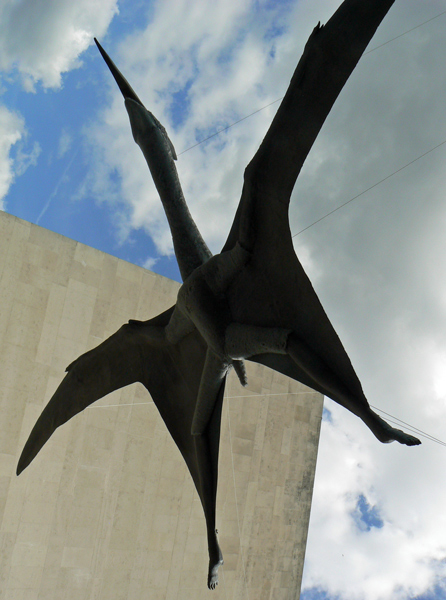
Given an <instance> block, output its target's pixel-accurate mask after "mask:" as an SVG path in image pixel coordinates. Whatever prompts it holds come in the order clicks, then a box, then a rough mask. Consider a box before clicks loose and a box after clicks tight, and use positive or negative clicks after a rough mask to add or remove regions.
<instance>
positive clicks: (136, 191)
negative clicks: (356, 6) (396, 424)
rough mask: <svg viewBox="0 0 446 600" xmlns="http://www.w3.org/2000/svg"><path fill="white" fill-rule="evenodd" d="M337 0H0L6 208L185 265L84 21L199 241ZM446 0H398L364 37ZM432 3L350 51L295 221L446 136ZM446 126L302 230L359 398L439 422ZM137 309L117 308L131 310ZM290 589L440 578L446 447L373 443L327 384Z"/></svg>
mask: <svg viewBox="0 0 446 600" xmlns="http://www.w3.org/2000/svg"><path fill="white" fill-rule="evenodd" d="M338 4H339V0H289V1H286V2H264V1H262V0H259V1H249V0H239V1H237V2H235V1H233V0H230V1H225V2H223V0H215V1H214V2H210V1H209V2H208V1H206V0H202V1H200V2H194V3H191V2H190V0H189V1H188V0H169V1H166V2H155V1H153V2H146V1H130V0H125V1H122V2H118V1H117V0H102V1H101V2H100V3H96V2H93V0H78V2H76V3H72V2H69V1H68V0H59V2H58V3H57V4H54V3H49V2H44V1H39V2H38V1H36V0H21V1H20V2H16V1H13V0H4V2H3V3H1V4H0V16H1V18H0V34H1V35H0V69H1V70H2V82H1V87H0V91H1V97H0V140H1V143H0V200H1V203H2V207H3V209H4V210H6V211H7V212H10V213H11V214H14V215H16V216H18V217H21V218H23V219H26V220H28V221H31V222H33V223H38V224H39V225H41V226H42V227H46V228H48V229H51V230H53V231H56V232H58V233H61V234H63V235H66V236H69V237H71V238H74V239H76V240H78V241H80V242H83V243H85V244H88V245H90V246H94V247H96V248H99V249H100V250H103V251H105V252H108V253H111V254H113V255H116V256H119V257H120V258H123V259H125V260H129V261H131V262H134V263H136V264H138V265H141V266H146V267H148V268H152V269H153V270H155V271H156V272H159V273H161V274H163V275H166V276H168V277H172V278H175V279H177V280H178V279H179V274H178V269H177V266H176V261H175V258H174V256H173V254H172V245H171V240H170V234H169V231H168V227H167V223H166V221H165V218H164V215H163V212H162V208H161V205H160V202H159V199H158V197H157V194H156V191H155V189H154V187H153V185H152V183H151V181H150V177H149V173H148V170H147V167H146V165H145V162H144V159H143V157H142V156H141V154H140V151H139V149H138V148H137V147H136V146H135V144H134V143H133V140H132V136H131V132H130V127H129V123H128V117H127V114H126V111H125V108H124V105H123V101H122V97H120V94H119V91H118V90H117V88H116V86H115V83H114V81H113V80H112V78H111V76H110V74H109V72H108V70H107V68H106V66H105V64H104V63H103V61H102V59H101V57H100V55H99V53H98V51H97V49H96V47H95V46H94V44H93V36H96V37H98V39H99V40H100V41H101V43H102V44H103V45H104V47H105V48H106V50H107V51H108V52H109V53H110V55H111V56H112V58H113V59H114V60H115V62H116V63H117V64H118V66H119V67H120V68H121V70H122V71H123V73H124V74H125V75H126V77H127V78H128V79H129V81H130V83H131V84H132V86H133V87H134V89H135V91H136V92H137V94H138V95H139V97H140V98H141V99H142V100H143V102H144V103H145V104H146V106H147V107H148V108H149V109H150V110H151V111H152V112H153V113H154V114H155V115H156V116H157V117H158V118H159V119H160V120H161V122H162V123H163V124H164V125H165V126H166V128H167V130H168V132H169V135H170V137H171V139H172V141H173V143H174V145H175V147H176V150H177V154H178V155H179V160H178V170H179V173H180V178H181V180H182V183H183V188H184V191H185V196H186V199H187V201H188V204H189V206H190V209H191V212H192V214H193V216H194V217H195V219H196V221H197V224H198V226H199V228H200V230H201V231H202V233H203V236H204V237H205V239H206V241H207V242H208V244H209V246H210V247H211V249H212V250H213V251H218V249H219V248H220V247H221V246H222V244H223V243H224V240H225V237H226V235H227V232H228V231H229V227H230V224H231V221H232V218H233V215H234V212H235V209H236V206H237V203H238V199H239V197H240V191H241V183H242V178H243V169H244V167H245V166H246V164H247V163H248V161H249V160H250V158H251V157H252V155H253V153H254V152H255V150H256V148H257V147H258V145H259V143H260V141H261V140H262V137H263V136H264V134H265V132H266V130H267V128H268V125H269V123H270V122H271V119H272V117H273V116H274V113H275V110H276V108H277V106H278V105H277V104H273V105H271V106H269V107H268V108H266V109H265V110H263V111H261V112H258V113H256V114H255V115H254V116H252V117H251V118H249V119H246V120H244V121H243V122H242V123H240V124H239V125H237V126H235V127H232V128H230V129H228V130H226V131H225V132H224V133H222V134H221V135H219V136H216V137H213V138H212V139H210V140H209V141H207V142H205V143H203V144H201V145H199V146H197V147H195V148H193V149H191V150H190V151H188V152H186V153H184V154H181V153H182V152H183V151H184V150H186V149H187V148H189V147H191V146H193V145H194V144H196V142H197V141H200V140H201V139H203V138H205V137H207V136H209V135H211V134H212V133H214V132H215V131H217V130H218V129H220V128H223V127H227V126H228V125H230V124H231V123H233V122H234V121H236V120H238V119H241V118H242V117H244V116H246V115H248V114H250V113H251V112H253V111H255V110H257V109H259V108H261V107H263V106H267V105H268V104H270V103H272V102H273V101H274V100H276V99H277V98H279V97H280V96H282V95H283V93H284V92H285V90H286V87H287V85H288V82H289V79H290V77H291V74H292V72H293V69H294V67H295V65H296V63H297V61H298V58H299V56H300V54H301V52H302V49H303V46H304V44H305V41H306V39H307V38H308V35H309V33H310V32H311V30H312V28H313V27H314V26H315V24H316V23H317V22H318V21H321V22H325V21H326V20H327V19H328V18H329V16H330V15H331V14H332V12H333V11H334V10H335V8H337V6H338ZM443 11H444V2H442V0H423V1H421V0H396V2H395V5H394V7H393V8H392V9H391V11H390V12H389V15H388V16H387V17H386V19H385V21H384V22H383V24H382V26H381V27H380V29H379V31H378V32H377V35H376V37H375V39H374V40H373V41H372V43H371V45H370V47H371V49H373V48H375V47H376V46H378V45H380V44H382V43H384V42H386V41H388V40H391V39H392V38H394V37H396V36H399V35H400V34H401V33H404V32H405V31H408V30H410V29H412V28H414V27H417V26H418V25H419V24H420V23H423V22H424V21H427V20H428V19H431V18H433V17H436V16H437V15H440V13H442V12H443ZM445 27H446V15H441V16H438V17H437V18H435V19H433V20H432V21H430V22H429V23H426V24H425V25H423V26H421V27H417V28H416V29H415V30H414V31H412V32H410V33H408V34H407V35H404V36H403V37H400V38H398V39H396V40H394V41H392V42H391V43H389V44H387V45H385V46H383V47H382V48H379V49H378V50H376V51H374V52H372V53H370V54H368V55H367V56H364V58H363V59H362V60H361V62H360V64H359V65H358V67H357V69H356V71H355V72H354V74H353V75H352V77H351V79H350V81H349V82H348V84H347V86H346V88H345V89H344V90H343V92H342V94H341V96H340V98H339V101H338V103H337V104H336V106H335V107H334V108H333V111H332V113H331V115H330V117H329V118H328V119H327V122H326V124H325V125H324V128H323V130H322V131H321V135H320V136H319V138H318V140H317V142H316V144H315V145H314V148H313V150H312V152H311V154H310V156H309V157H308V160H307V163H306V165H305V167H304V169H303V170H302V173H301V175H300V177H299V180H298V183H297V185H296V189H295V191H294V195H293V201H292V206H291V210H290V225H291V229H292V232H293V233H295V232H298V231H300V230H301V229H303V228H305V227H306V226H307V225H310V224H311V223H312V222H313V221H315V220H316V219H318V218H320V217H321V216H323V215H325V214H326V213H327V212H329V211H331V210H333V209H334V208H336V207H337V206H339V205H340V204H342V203H343V202H346V201H347V200H349V199H350V198H353V197H354V196H356V195H357V194H359V193H361V192H362V191H363V190H365V189H367V188H369V187H370V186H373V185H374V184H375V183H377V182H378V181H380V180H381V179H383V178H385V177H387V176H388V175H389V174H391V173H393V172H394V171H397V170H399V169H400V168H401V167H402V166H404V165H405V164H407V163H409V162H410V161H412V160H414V159H415V158H417V157H418V156H421V155H422V154H423V153H425V152H427V151H428V150H430V149H431V148H433V147H434V146H436V145H438V144H440V143H441V142H443V141H444V140H446V122H445V117H444V102H443V99H444V98H446V71H445V69H444V57H445V56H446V35H445ZM445 161H446V145H445V146H443V147H441V148H438V149H437V150H435V151H432V152H431V153H429V154H428V155H426V156H425V157H424V158H422V159H420V160H418V161H417V162H415V163H413V164H412V165H411V166H410V167H407V169H404V170H402V171H400V172H398V173H397V174H395V175H394V176H392V177H391V178H389V179H388V180H386V181H385V182H384V183H383V184H381V185H379V186H377V187H375V188H373V189H372V190H371V191H370V192H368V193H367V194H364V195H363V196H361V197H360V198H358V200H357V201H355V202H352V203H351V204H349V205H348V206H346V207H345V208H344V209H342V210H340V211H338V212H336V213H335V214H334V215H332V216H331V217H329V218H327V219H324V220H323V221H321V222H320V223H318V224H317V225H315V226H314V227H311V228H310V229H308V230H307V231H306V232H304V233H303V234H302V235H299V236H297V237H296V238H294V240H295V248H296V252H297V254H298V256H299V258H300V259H301V261H302V263H303V264H304V267H305V269H306V270H307V272H308V274H309V276H310V278H311V280H312V281H313V284H314V285H315V288H316V290H317V292H318V294H319V296H320V298H321V301H322V303H323V305H324V307H325V309H326V311H327V313H328V314H329V316H330V318H331V320H332V322H333V324H334V325H335V328H336V329H337V331H338V333H339V334H340V337H341V339H342V341H343V343H344V345H345V347H346V348H347V350H348V352H349V355H350V357H351V359H352V363H353V365H354V367H355V369H356V371H357V373H358V375H359V377H360V379H361V381H362V384H363V387H364V390H365V392H366V395H367V396H368V398H369V400H370V402H371V404H372V405H374V406H377V407H378V408H382V409H383V410H386V411H387V412H389V413H391V414H394V415H396V416H398V417H400V418H402V419H404V420H405V421H407V422H409V423H412V424H414V425H415V426H417V427H419V428H421V429H422V430H424V431H427V432H429V433H431V434H432V435H434V436H436V437H438V438H440V439H443V440H445V439H446V431H445V429H446V425H445V423H446V375H445V369H444V364H445V361H446V266H445V263H444V256H445V255H446V237H445V235H444V231H445V228H446V203H445V198H444V189H445V187H446V186H445V184H446V181H445V168H444V165H445ZM129 316H130V315H129ZM326 409H327V410H326V412H325V418H324V420H323V423H322V434H321V442H320V448H319V455H318V466H317V472H316V481H315V490H314V498H313V505H312V516H311V523H310V531H309V537H308V546H307V556H306V563H305V571H304V588H303V592H302V598H303V600H321V599H323V600H334V599H338V598H339V599H347V598H348V599H349V600H351V599H353V600H356V599H358V600H359V599H360V600H363V599H364V600H381V599H383V600H388V599H389V598H391V599H392V600H394V599H395V600H400V599H401V600H409V599H410V600H441V599H444V598H445V597H446V594H445V588H444V581H445V576H446V568H445V560H446V543H445V538H446V536H445V534H446V516H445V511H444V506H446V482H445V480H444V476H443V475H444V461H445V456H446V454H445V452H444V448H443V447H441V446H439V445H437V444H434V443H432V442H429V441H427V440H426V441H425V442H424V443H423V446H422V447H421V448H416V449H408V448H402V447H396V446H395V445H390V446H382V445H380V444H379V443H378V442H377V441H376V440H375V439H374V438H373V437H372V436H371V435H370V434H369V432H368V431H367V430H366V429H365V427H364V426H363V425H362V424H361V423H360V422H358V420H357V419H355V417H353V416H352V415H350V414H348V413H347V412H346V411H344V410H343V409H341V408H340V407H337V406H335V405H334V404H333V403H331V402H330V401H327V403H326Z"/></svg>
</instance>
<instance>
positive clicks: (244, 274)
mask: <svg viewBox="0 0 446 600" xmlns="http://www.w3.org/2000/svg"><path fill="white" fill-rule="evenodd" d="M392 4H393V0H345V2H344V3H343V4H342V5H341V7H340V8H339V9H338V10H337V12H336V13H335V14H334V15H333V17H332V18H331V19H330V21H329V22H328V23H327V25H326V26H325V27H321V26H320V25H318V26H317V27H316V28H315V29H314V31H313V33H312V35H311V36H310V38H309V40H308V42H307V45H306V47H305V51H304V54H303V56H302V58H301V60H300V62H299V64H298V66H297V69H296V71H295V73H294V75H293V78H292V80H291V83H290V86H289V88H288V91H287V93H286V95H285V97H284V99H283V101H282V104H281V106H280V108H279V110H278V112H277V115H276V117H275V118H274V121H273V123H272V125H271V127H270V129H269V131H268V133H267V135H266V137H265V139H264V140H263V142H262V144H261V146H260V148H259V150H258V151H257V153H256V154H255V156H254V158H253V159H252V161H251V162H250V164H249V165H248V166H247V168H246V170H245V176H244V185H243V191H242V196H241V201H240V203H239V206H238V209H237V213H236V216H235V219H234V223H233V225H232V228H231V231H230V233H229V237H228V239H227V241H226V244H225V245H224V247H223V249H222V251H221V253H220V254H218V255H216V256H212V255H211V253H210V251H209V249H208V248H207V246H206V244H205V242H204V241H203V239H202V237H201V235H200V233H199V231H198V229H197V227H196V225H195V223H194V221H193V219H192V217H191V215H190V213H189V211H188V209H187V205H186V202H185V200H184V196H183V193H182V190H181V186H180V182H179V179H178V175H177V171H176V167H175V163H174V160H175V159H176V156H175V151H174V149H173V145H172V143H171V142H170V140H169V138H168V136H167V133H166V131H165V129H164V128H163V127H162V125H161V124H160V123H159V122H158V121H157V120H156V118H155V117H154V116H153V115H152V114H151V113H150V112H149V111H147V110H146V109H145V108H144V106H143V104H142V103H141V101H140V100H139V98H138V97H137V96H136V94H135V92H134V91H133V90H132V88H131V87H130V85H129V84H128V82H127V81H126V80H125V79H124V77H123V76H122V75H121V74H120V72H119V71H118V70H117V68H116V67H115V65H114V64H113V63H112V61H111V60H110V58H109V57H108V55H106V53H105V52H104V51H103V50H102V48H101V47H100V46H99V44H98V46H99V49H100V51H101V53H102V55H103V57H104V59H105V60H106V62H107V64H108V66H109V67H110V69H111V71H112V73H113V75H114V77H115V79H116V81H117V83H118V85H119V87H120V89H121V91H122V93H123V95H124V98H125V104H126V108H127V111H128V113H129V117H130V122H131V125H132V132H133V136H134V139H135V141H136V142H137V143H138V145H139V146H140V147H141V149H142V151H143V153H144V156H145V158H146V160H147V163H148V166H149V168H150V171H151V173H152V176H153V179H154V182H155V184H156V186H157V189H158V192H159V194H160V198H161V200H162V202H163V206H164V208H165V212H166V215H167V218H168V220H169V225H170V228H171V232H172V237H173V242H174V249H175V254H176V256H177V260H178V263H179V267H180V272H181V276H182V278H183V285H182V287H181V288H180V291H179V293H178V299H177V303H176V305H175V306H173V307H171V308H170V309H168V310H167V311H166V312H164V313H162V314H161V315H159V316H158V317H156V318H154V319H151V320H149V321H145V322H139V321H130V322H129V323H128V324H126V325H123V327H121V329H120V330H119V331H118V332H117V333H115V334H114V335H112V336H111V337H110V338H108V339H107V340H106V341H104V342H103V343H102V344H101V345H99V346H98V347H97V348H95V349H94V350H91V351H90V352H87V353H86V354H84V355H82V356H81V357H80V358H78V359H77V360H76V361H75V362H74V363H73V364H72V365H70V366H69V367H68V369H67V371H68V373H67V375H66V377H65V379H64V380H63V381H62V383H61V384H60V386H59V388H58V389H57V391H56V393H55V395H54V396H53V398H52V399H51V400H50V402H49V404H48V405H47V407H46V408H45V409H44V411H43V413H42V415H41V416H40V418H39V420H38V421H37V423H36V425H35V427H34V429H33V431H32V432H31V435H30V437H29V439H28V441H27V443H26V446H25V448H24V450H23V453H22V456H21V458H20V461H19V465H18V472H19V473H20V472H21V471H22V470H23V469H24V468H25V467H26V466H28V464H29V463H30V462H31V461H32V459H33V458H34V456H35V455H36V454H37V453H38V452H39V450H40V449H41V447H42V446H43V445H44V444H45V442H46V441H47V440H48V439H49V437H50V436H51V435H52V433H53V432H54V430H55V429H56V428H57V427H59V426H60V425H62V424H63V423H65V422H66V421H67V420H69V419H70V418H71V417H73V416H74V415H75V414H77V413H79V412H80V411H82V410H83V409H85V408H86V407H87V406H89V405H90V404H91V403H93V402H94V401H95V400H97V399H99V398H101V397H103V396H104V395H106V394H108V393H109V392H111V391H113V390H116V389H118V388H121V387H123V386H125V385H129V384H130V383H133V382H135V381H140V382H142V383H143V384H144V385H145V386H146V388H147V389H148V390H149V392H150V394H151V395H152V398H153V400H154V402H155V404H156V406H157V408H158V410H159V411H160V413H161V416H162V418H163V419H164V421H165V423H166V425H167V427H168V429H169V432H170V433H171V435H172V437H173V439H174V440H175V442H176V444H177V446H178V448H179V449H180V451H181V453H182V455H183V457H184V459H185V461H186V464H187V466H188V468H189V470H190V472H191V475H192V477H193V480H194V483H195V486H196V488H197V491H198V493H199V495H200V498H201V501H202V505H203V509H204V513H205V517H206V524H207V533H208V545H209V557H210V562H209V572H208V586H209V587H210V588H214V587H215V585H216V584H217V581H218V579H217V571H218V567H219V565H220V564H221V563H222V554H221V552H220V548H219V546H218V542H217V537H216V531H215V503H216V491H217V472H218V448H219V439H220V420H221V407H222V402H223V392H224V385H225V378H226V374H227V372H228V370H229V369H230V368H231V367H234V369H235V371H236V373H237V375H238V377H239V379H240V381H241V383H242V384H245V383H246V373H245V369H244V363H243V361H244V360H245V359H247V360H251V361H254V362H258V363H261V364H264V365H267V366H269V367H271V368H273V369H275V370H277V371H280V372H281V373H283V374H285V375H288V376H289V377H292V378H293V379H296V380H298V381H300V382H302V383H304V384H305V385H308V386H309V387H311V388H313V389H315V390H317V391H319V392H321V393H323V394H325V395H326V396H329V397H330V398H332V399H333V400H335V401H336V402H338V403H339V404H341V405H343V406H345V407H346V408H348V409H349V410H350V411H351V412H353V413H354V414H356V415H358V416H359V417H360V418H361V419H362V420H363V421H364V422H365V423H366V425H367V426H368V427H369V428H370V429H371V431H372V432H373V433H374V435H375V436H376V437H377V438H378V439H379V440H380V441H381V442H391V441H394V440H396V441H398V442H400V443H402V444H407V445H415V444H419V443H420V442H419V440H418V439H416V438H414V437H413V436H410V435H408V434H406V433H404V432H402V431H400V430H397V429H394V428H392V427H391V426H390V425H388V424H387V423H386V422H385V421H383V420H382V419H381V418H380V417H379V416H378V415H376V414H375V413H374V412H373V411H372V410H371V409H370V406H369V404H368V402H367V400H366V398H365V396H364V393H363V391H362V387H361V384H360V382H359V380H358V378H357V376H356V373H355V371H354V369H353V367H352V365H351V362H350V360H349V358H348V356H347V354H346V352H345V350H344V348H343V346H342V344H341V342H340V340H339V338H338V336H337V334H336V332H335V331H334V329H333V327H332V325H331V323H330V321H329V319H328V317H327V315H326V314H325V312H324V309H323V308H322V306H321V304H320V302H319V300H318V298H317V295H316V293H315V291H314V289H313V287H312V285H311V283H310V281H309V279H308V277H307V276H306V274H305V272H304V270H303V268H302V266H301V264H300V262H299V260H298V259H297V257H296V254H295V252H294V248H293V244H292V239H291V234H290V228H289V222H288V207H289V201H290V197H291V192H292V190H293V187H294V184H295V181H296V178H297V176H298V174H299V172H300V169H301V167H302V165H303V163H304V160H305V158H306V156H307V154H308V152H309V150H310V148H311V146H312V144H313V142H314V140H315V138H316V137H317V135H318V133H319V130H320V129H321V127H322V125H323V123H324V121H325V118H326V117H327V115H328V113H329V111H330V109H331V107H332V106H333V103H334V102H335V100H336V98H337V96H338V95H339V93H340V91H341V89H342V87H343V86H344V84H345V82H346V80H347V79H348V77H349V75H350V73H351V72H352V71H353V69H354V67H355V65H356V63H357V62H358V60H359V58H360V57H361V55H362V53H363V51H364V49H365V48H366V46H367V44H368V43H369V41H370V39H371V37H372V36H373V34H374V32H375V30H376V28H377V27H378V25H379V24H380V22H381V20H382V19H383V18H384V16H385V15H386V13H387V11H388V10H389V8H390V7H391V5H392Z"/></svg>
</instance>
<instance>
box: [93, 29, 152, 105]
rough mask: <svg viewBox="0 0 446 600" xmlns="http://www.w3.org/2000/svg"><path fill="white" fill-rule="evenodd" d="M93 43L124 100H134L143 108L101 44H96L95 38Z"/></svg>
mask: <svg viewBox="0 0 446 600" xmlns="http://www.w3.org/2000/svg"><path fill="white" fill-rule="evenodd" d="M94 41H95V42H96V46H97V47H98V48H99V52H100V53H101V55H102V58H103V59H104V60H105V62H106V63H107V66H108V68H109V69H110V71H111V74H112V75H113V77H114V78H115V81H116V83H117V84H118V87H119V89H120V90H121V92H122V95H123V96H124V98H126V99H128V98H130V99H131V100H134V101H135V102H137V103H138V104H141V106H144V104H143V103H142V102H141V100H140V99H139V98H138V96H137V95H136V94H135V92H134V91H133V88H132V86H131V85H130V84H129V82H128V81H127V79H126V78H125V77H124V75H123V74H122V73H121V71H120V70H119V69H118V67H117V66H116V65H115V63H114V62H113V61H112V59H111V58H110V57H109V55H108V54H107V52H106V51H105V50H104V48H103V47H102V46H101V44H100V43H99V42H98V40H97V39H96V38H94Z"/></svg>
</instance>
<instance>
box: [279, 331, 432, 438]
mask: <svg viewBox="0 0 446 600" xmlns="http://www.w3.org/2000/svg"><path fill="white" fill-rule="evenodd" d="M287 352H288V355H289V356H290V357H291V358H292V359H293V360H294V362H295V363H296V364H297V366H298V367H299V368H300V369H301V370H302V371H304V372H305V373H306V375H307V376H308V377H309V378H310V379H311V380H312V382H313V385H312V387H313V388H314V389H317V390H319V391H320V392H322V393H323V394H324V395H326V396H328V397H329V398H331V399H332V400H334V401H335V402H337V403H338V404H341V406H344V407H345V408H347V409H348V410H349V411H350V412H352V413H353V414H355V415H357V416H358V417H359V418H360V419H362V420H363V421H364V423H365V424H366V425H367V427H369V429H370V430H371V431H372V433H373V434H374V435H375V436H376V437H377V438H378V440H379V441H380V442H383V443H388V442H393V441H397V442H400V444H405V445H406V446H415V445H417V444H420V443H421V442H420V440H419V439H417V438H416V437H414V436H412V435H409V434H407V433H405V432H404V431H401V430H400V429H395V428H394V427H391V426H390V425H389V424H388V423H386V421H384V419H382V418H381V417H380V416H379V415H377V414H376V413H375V412H374V411H373V410H372V409H371V408H370V406H369V403H368V402H367V400H366V398H365V396H364V395H362V396H361V397H358V396H357V395H354V394H353V393H352V392H351V391H350V390H349V389H348V388H347V387H346V386H345V385H344V384H343V383H342V381H341V380H340V379H339V377H338V376H337V375H336V374H335V373H334V372H333V371H332V370H331V369H330V368H329V367H328V366H327V365H326V363H325V362H324V361H323V360H322V359H321V358H320V357H319V356H318V355H317V354H315V353H314V352H313V351H312V350H311V348H309V347H308V346H307V345H306V344H305V343H304V342H302V341H301V340H300V339H299V338H298V337H297V336H296V335H295V334H294V333H292V334H291V335H290V336H289V338H288V345H287Z"/></svg>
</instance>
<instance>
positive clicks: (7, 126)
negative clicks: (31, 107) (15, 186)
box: [0, 105, 38, 210]
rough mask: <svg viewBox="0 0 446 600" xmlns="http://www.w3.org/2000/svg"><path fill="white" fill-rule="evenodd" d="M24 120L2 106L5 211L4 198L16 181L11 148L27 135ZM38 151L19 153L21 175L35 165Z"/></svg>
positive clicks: (0, 170)
mask: <svg viewBox="0 0 446 600" xmlns="http://www.w3.org/2000/svg"><path fill="white" fill-rule="evenodd" d="M25 133H26V132H25V123H24V120H23V118H22V117H21V116H20V115H18V114H17V113H15V112H12V111H10V110H8V109H7V108H6V107H5V106H2V105H0V208H1V210H4V198H5V196H6V194H7V193H8V190H9V188H10V186H11V184H12V182H13V180H14V176H15V170H14V166H15V165H14V159H13V158H12V157H11V155H10V152H11V148H12V147H13V146H14V145H15V144H17V143H18V142H19V141H20V140H21V139H22V138H23V136H24V135H25ZM37 155H38V149H37V148H36V147H34V149H33V150H32V151H31V154H30V155H25V154H24V152H23V150H21V151H20V152H18V153H17V163H16V164H17V167H18V172H19V174H21V173H22V172H24V170H26V167H27V166H28V164H35V162H34V161H35V159H37Z"/></svg>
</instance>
